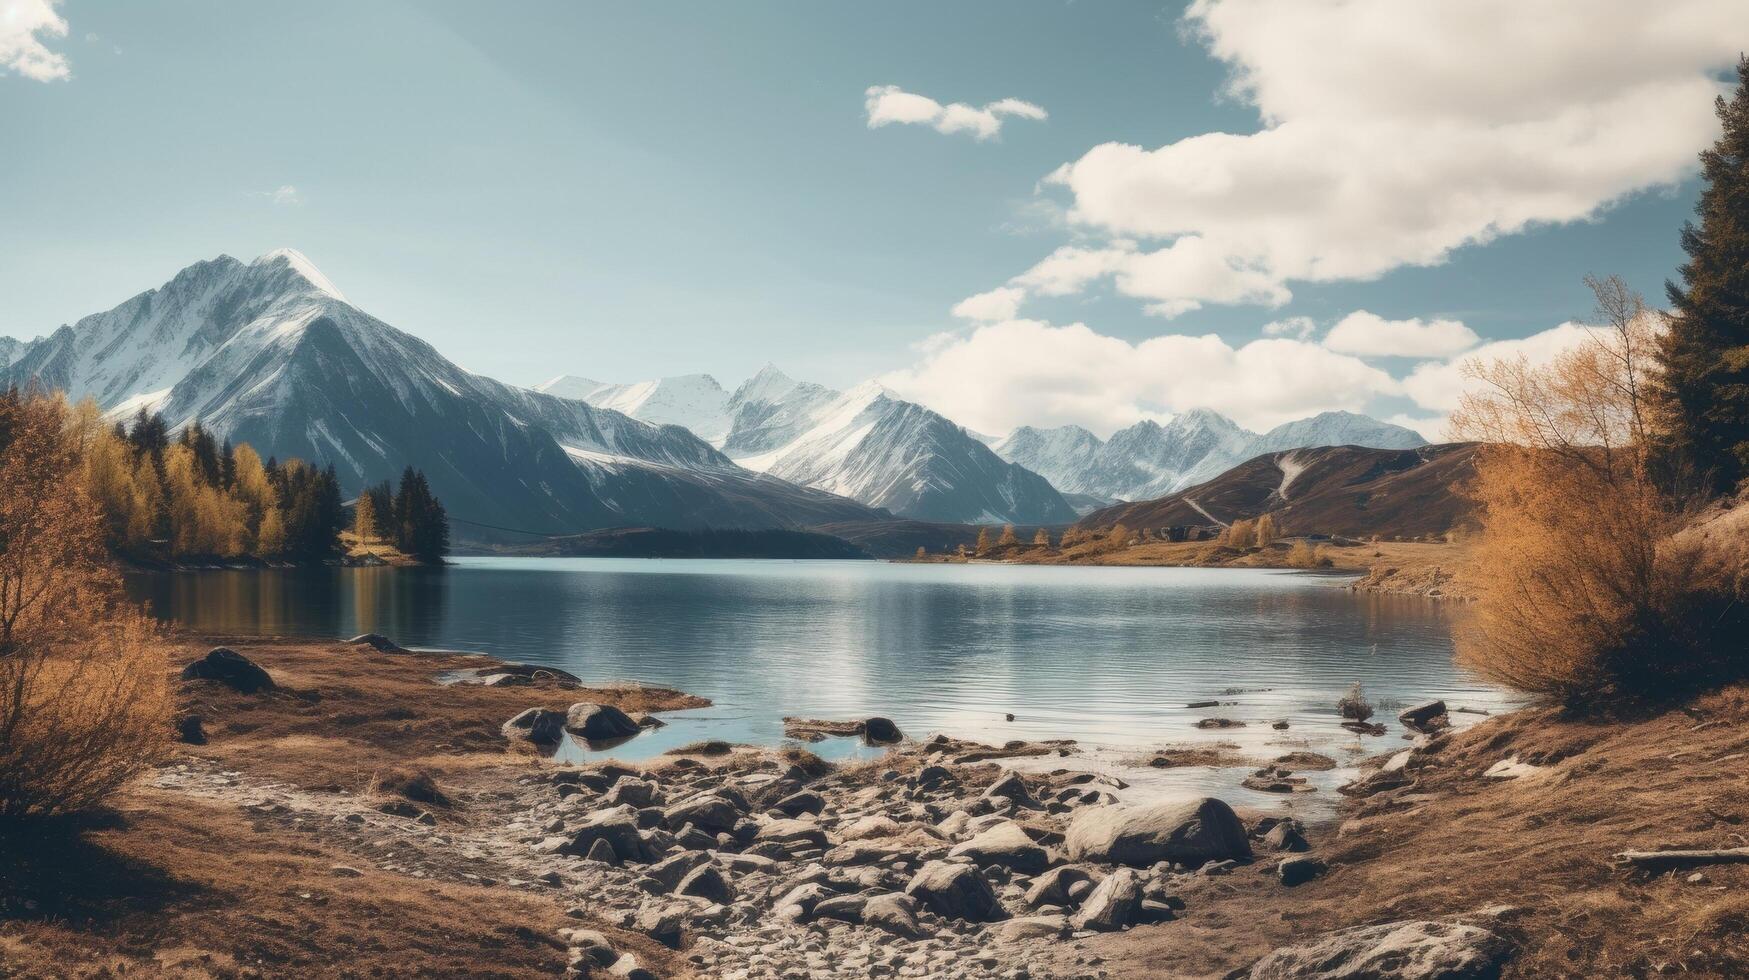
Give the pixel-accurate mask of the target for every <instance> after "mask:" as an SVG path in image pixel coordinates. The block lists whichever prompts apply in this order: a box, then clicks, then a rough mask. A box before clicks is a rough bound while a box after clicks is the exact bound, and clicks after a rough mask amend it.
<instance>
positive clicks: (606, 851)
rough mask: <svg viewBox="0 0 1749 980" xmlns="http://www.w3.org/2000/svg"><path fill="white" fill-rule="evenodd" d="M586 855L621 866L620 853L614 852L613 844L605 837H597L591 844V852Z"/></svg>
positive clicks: (588, 857) (613, 865) (608, 863)
mask: <svg viewBox="0 0 1749 980" xmlns="http://www.w3.org/2000/svg"><path fill="white" fill-rule="evenodd" d="M584 857H586V858H587V859H589V860H591V861H599V862H601V863H602V864H606V865H611V866H612V867H615V868H617V867H619V855H618V854H616V853H614V850H613V845H612V844H609V843H608V842H607V840H606V839H605V838H601V837H597V838H596V839H595V843H593V844H590V845H589V853H588V854H586V855H584Z"/></svg>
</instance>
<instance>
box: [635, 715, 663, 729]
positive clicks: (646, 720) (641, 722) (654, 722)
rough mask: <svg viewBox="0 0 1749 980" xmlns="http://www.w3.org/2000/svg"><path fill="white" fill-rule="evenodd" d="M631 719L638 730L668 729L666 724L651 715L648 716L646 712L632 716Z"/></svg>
mask: <svg viewBox="0 0 1749 980" xmlns="http://www.w3.org/2000/svg"><path fill="white" fill-rule="evenodd" d="M631 718H632V723H633V724H635V725H637V726H638V727H639V728H667V727H668V723H667V722H665V721H663V720H662V719H660V718H658V717H656V716H655V715H653V714H650V713H649V712H647V711H645V712H640V713H638V714H635V715H632V716H631Z"/></svg>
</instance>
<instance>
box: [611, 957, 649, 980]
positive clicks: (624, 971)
mask: <svg viewBox="0 0 1749 980" xmlns="http://www.w3.org/2000/svg"><path fill="white" fill-rule="evenodd" d="M607 972H608V973H611V974H613V975H614V976H616V977H625V978H626V980H656V974H654V973H652V972H651V971H650V970H648V969H646V968H645V967H644V964H643V963H642V962H641V961H640V960H639V959H638V954H636V953H621V954H620V957H619V959H617V960H614V961H613V965H612V966H610V967H608V968H607Z"/></svg>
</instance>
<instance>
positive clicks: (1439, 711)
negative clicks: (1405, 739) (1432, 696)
mask: <svg viewBox="0 0 1749 980" xmlns="http://www.w3.org/2000/svg"><path fill="white" fill-rule="evenodd" d="M1447 718H1448V716H1447V715H1446V712H1445V702H1444V701H1425V702H1422V703H1421V704H1417V705H1414V706H1413V707H1408V708H1404V709H1403V710H1402V711H1399V712H1397V720H1398V721H1400V722H1402V723H1403V727H1404V728H1407V729H1409V730H1410V731H1412V732H1431V731H1434V730H1436V729H1439V728H1444V727H1446V719H1447Z"/></svg>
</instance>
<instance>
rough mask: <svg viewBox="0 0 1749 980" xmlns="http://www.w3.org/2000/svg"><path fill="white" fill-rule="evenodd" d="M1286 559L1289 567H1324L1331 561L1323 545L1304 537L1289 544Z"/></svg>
mask: <svg viewBox="0 0 1749 980" xmlns="http://www.w3.org/2000/svg"><path fill="white" fill-rule="evenodd" d="M1286 561H1287V565H1288V567H1289V568H1323V567H1325V566H1326V565H1329V564H1330V563H1331V562H1330V559H1329V557H1327V556H1326V555H1325V553H1324V549H1323V548H1322V547H1319V546H1316V545H1314V544H1312V543H1311V542H1310V541H1307V540H1305V539H1304V538H1301V539H1300V540H1298V541H1295V542H1294V543H1293V544H1292V545H1291V546H1289V548H1288V549H1287V558H1286Z"/></svg>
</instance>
